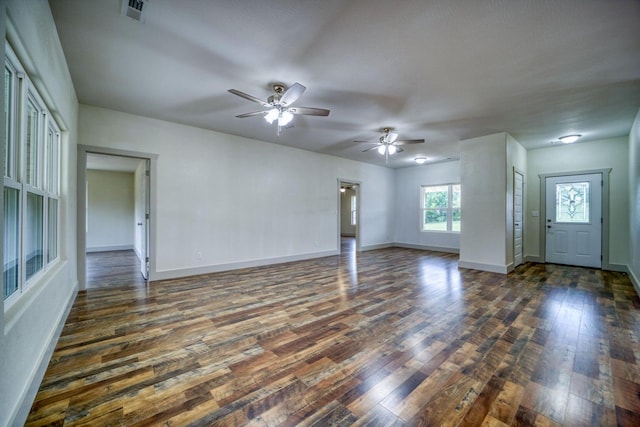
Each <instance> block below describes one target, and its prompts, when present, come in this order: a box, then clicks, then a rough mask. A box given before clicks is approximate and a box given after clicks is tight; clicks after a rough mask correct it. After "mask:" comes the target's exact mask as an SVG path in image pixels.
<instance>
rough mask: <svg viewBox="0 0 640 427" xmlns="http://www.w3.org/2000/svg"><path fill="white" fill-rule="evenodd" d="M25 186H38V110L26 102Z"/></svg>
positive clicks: (31, 103)
mask: <svg viewBox="0 0 640 427" xmlns="http://www.w3.org/2000/svg"><path fill="white" fill-rule="evenodd" d="M26 151H27V153H26V154H27V166H26V167H27V184H29V185H32V186H34V187H37V186H38V109H37V108H36V107H35V105H33V102H32V101H31V100H30V99H29V100H28V101H27V147H26Z"/></svg>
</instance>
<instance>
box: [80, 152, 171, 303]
mask: <svg viewBox="0 0 640 427" xmlns="http://www.w3.org/2000/svg"><path fill="white" fill-rule="evenodd" d="M77 150H78V151H77V153H78V161H77V174H76V175H77V176H76V182H77V186H76V191H77V192H76V197H77V199H76V200H77V206H76V259H77V275H78V286H79V290H81V291H82V290H85V289H87V258H86V257H87V255H86V251H87V233H86V229H87V192H86V185H85V183H86V180H87V154H89V153H90V154H108V155H111V156H120V157H133V158H136V159H141V160H149V163H150V173H149V175H150V176H149V194H148V197H149V246H148V247H147V255H148V256H149V278H148V280H149V281H151V280H156V274H157V272H156V250H155V247H156V246H155V242H156V218H155V216H156V179H155V176H156V172H157V168H158V155H157V154H153V153H142V152H137V151H128V150H119V149H115V148H107V147H95V146H89V145H82V144H78V147H77Z"/></svg>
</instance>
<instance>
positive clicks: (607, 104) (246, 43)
mask: <svg viewBox="0 0 640 427" xmlns="http://www.w3.org/2000/svg"><path fill="white" fill-rule="evenodd" d="M50 6H51V9H52V12H53V16H54V19H55V21H56V25H57V28H58V32H59V35H60V40H61V43H62V47H63V49H64V52H65V55H66V59H67V62H68V65H69V68H70V70H71V76H72V79H73V82H74V85H75V88H76V92H77V96H78V99H79V101H80V102H81V103H83V104H89V105H96V106H99V107H104V108H109V109H114V110H118V111H123V112H128V113H133V114H138V115H142V116H147V117H153V118H157V119H162V120H168V121H172V122H177V123H183V124H187V125H192V126H197V127H201V128H207V129H213V130H216V131H221V132H226V133H230V134H235V135H241V136H245V137H248V138H254V139H259V140H263V141H268V142H273V143H278V144H284V145H289V146H294V147H299V148H302V149H305V150H311V151H315V152H319V153H326V154H330V155H335V156H339V157H345V158H349V159H354V160H359V161H363V162H369V163H375V164H380V165H384V164H385V161H384V158H383V157H382V156H380V155H378V154H377V153H376V151H375V150H373V151H369V152H366V153H363V152H362V150H364V149H366V148H368V147H370V145H367V144H363V143H355V142H353V141H354V140H362V139H364V140H371V141H376V140H377V138H378V137H379V136H380V134H379V132H378V131H379V129H380V128H382V127H385V126H391V127H394V128H395V129H396V132H397V133H398V134H399V139H417V138H425V139H426V141H427V142H426V143H425V144H416V145H412V146H407V147H405V152H403V153H400V154H399V155H396V156H394V157H392V158H391V159H390V160H389V163H388V166H390V167H404V166H410V165H414V164H415V163H414V162H413V158H414V157H416V156H419V155H425V156H428V157H429V158H430V159H431V161H442V160H445V159H447V158H457V157H458V156H459V141H460V140H463V139H468V138H472V137H477V136H481V135H487V134H491V133H495V132H501V131H507V132H509V133H511V134H512V135H513V136H514V137H515V138H516V139H517V140H519V141H520V142H521V143H522V144H523V145H524V146H525V147H526V148H536V147H543V146H548V145H549V144H550V142H551V141H554V140H557V137H559V136H561V135H565V134H570V133H580V134H582V135H583V138H582V141H588V140H595V139H602V138H609V137H616V136H623V135H627V134H628V133H629V130H630V127H631V124H632V122H633V119H634V117H635V115H636V113H637V112H638V109H639V108H640V1H638V0H616V1H611V0H588V1H586V0H556V1H551V0H528V1H525V0H433V1H426V0H413V1H411V0H408V1H407V0H405V1H398V0H396V1H389V0H380V1H378V0H362V1H358V0H350V1H346V0H343V1H337V0H322V1H312V0H306V1H305V0H274V1H266V0H218V1H207V0H181V1H176V0H150V1H149V2H148V3H147V5H146V6H145V7H147V6H148V7H147V10H148V15H147V17H146V21H145V23H144V24H142V23H139V22H136V21H134V20H132V19H130V18H127V17H125V16H122V14H121V6H122V3H121V0H101V1H85V0H50ZM274 82H282V83H285V84H286V85H291V84H293V83H294V82H299V83H301V84H303V85H304V86H306V87H307V90H306V92H305V93H304V94H303V95H302V97H301V98H300V99H299V100H298V101H297V102H296V103H295V106H304V107H317V108H326V109H330V110H331V114H330V115H329V117H311V116H297V117H296V119H295V127H294V128H292V129H286V130H283V132H282V133H281V134H280V136H277V134H276V127H275V125H268V124H267V123H266V122H265V121H264V120H263V119H262V118H261V117H259V116H258V117H250V118H244V119H239V118H235V116H236V115H238V114H242V113H246V112H250V111H256V110H259V109H260V106H259V105H257V104H254V103H252V102H250V101H248V100H245V99H243V98H240V97H238V96H235V95H233V94H230V93H229V92H227V90H228V89H231V88H234V89H238V90H240V91H242V92H246V93H249V94H251V95H253V96H256V97H258V98H261V99H266V98H267V97H268V96H269V95H270V94H271V84H272V83H274ZM256 107H257V108H256ZM176 143H178V142H176ZM427 165H428V163H427Z"/></svg>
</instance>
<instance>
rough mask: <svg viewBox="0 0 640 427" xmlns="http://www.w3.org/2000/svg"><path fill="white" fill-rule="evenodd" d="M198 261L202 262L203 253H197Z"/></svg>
mask: <svg viewBox="0 0 640 427" xmlns="http://www.w3.org/2000/svg"><path fill="white" fill-rule="evenodd" d="M196 259H197V260H198V261H202V252H200V251H198V252H196Z"/></svg>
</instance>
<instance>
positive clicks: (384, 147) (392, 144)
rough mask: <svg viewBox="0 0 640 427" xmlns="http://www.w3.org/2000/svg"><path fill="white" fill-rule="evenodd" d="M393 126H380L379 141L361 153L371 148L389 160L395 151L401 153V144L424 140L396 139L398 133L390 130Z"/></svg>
mask: <svg viewBox="0 0 640 427" xmlns="http://www.w3.org/2000/svg"><path fill="white" fill-rule="evenodd" d="M392 130H393V128H391V127H385V128H382V129H381V131H382V132H383V135H382V136H381V137H380V138H379V139H378V141H379V142H376V143H375V144H376V145H374V146H373V147H370V148H367V149H366V150H362V152H363V153H365V152H367V151H371V150H377V151H378V153H380V154H381V155H383V156H385V161H388V160H389V156H392V155H394V154H396V153H401V152H403V151H404V150H403V149H402V147H400V146H401V145H407V144H420V143H423V142H424V139H398V134H397V133H395V132H391V131H392ZM354 142H371V141H360V140H356V141H354Z"/></svg>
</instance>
